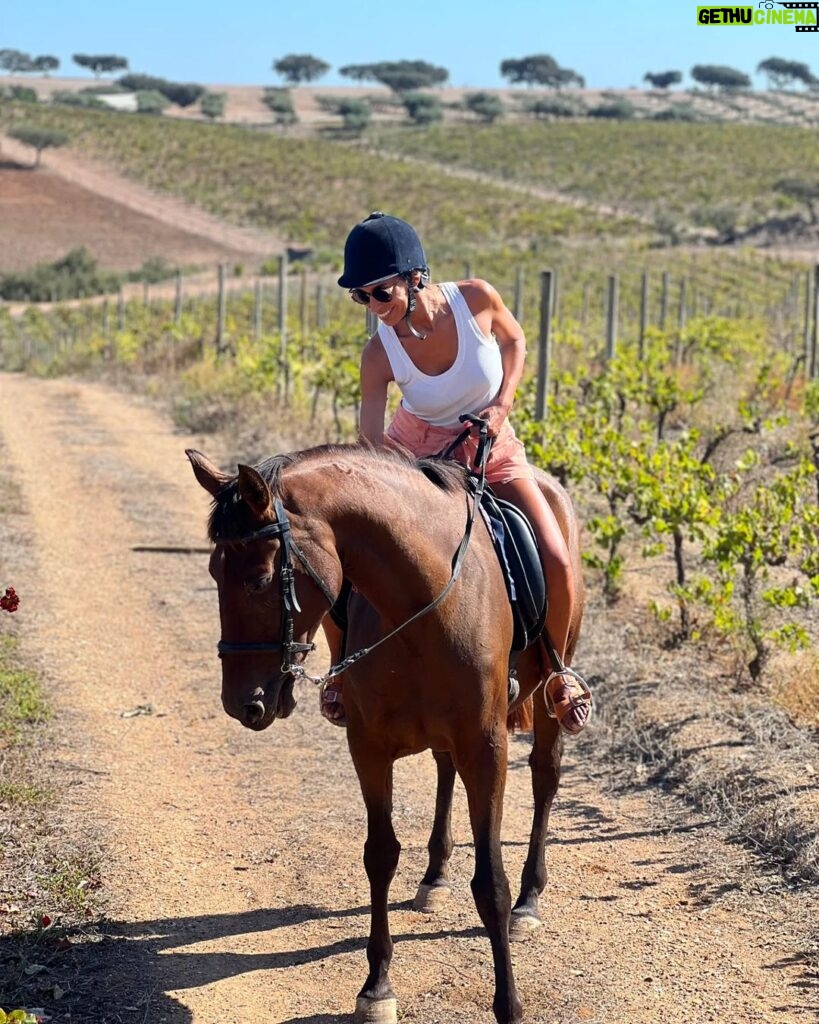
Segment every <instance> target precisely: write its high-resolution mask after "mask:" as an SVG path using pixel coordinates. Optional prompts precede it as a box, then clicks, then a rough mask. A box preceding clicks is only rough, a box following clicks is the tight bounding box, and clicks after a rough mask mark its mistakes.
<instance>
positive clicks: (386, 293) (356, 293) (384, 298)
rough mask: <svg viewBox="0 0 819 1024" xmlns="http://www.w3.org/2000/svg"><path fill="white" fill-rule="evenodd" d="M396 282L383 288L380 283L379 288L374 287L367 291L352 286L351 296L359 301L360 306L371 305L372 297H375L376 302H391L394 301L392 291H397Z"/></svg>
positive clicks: (355, 300) (354, 300)
mask: <svg viewBox="0 0 819 1024" xmlns="http://www.w3.org/2000/svg"><path fill="white" fill-rule="evenodd" d="M397 284H398V282H397V281H396V282H395V284H391V285H390V286H389V288H383V287H382V286H381V285H379V286H378V287H377V288H373V290H372V291H371V292H365V291H364V289H363V288H351V289H350V298H351V299H352V300H353V302H357V303H358V304H359V306H369V304H370V299H375V301H376V302H390V301H392V293H393V292H394V291H395V285H397Z"/></svg>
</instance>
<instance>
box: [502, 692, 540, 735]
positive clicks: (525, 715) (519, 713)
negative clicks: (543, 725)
mask: <svg viewBox="0 0 819 1024" xmlns="http://www.w3.org/2000/svg"><path fill="white" fill-rule="evenodd" d="M534 724H535V705H534V702H533V700H532V698H531V697H527V698H526V700H525V701H524V702H523V703H522V704H521V705H520V707H518V708H515V710H514V711H513V712H512V714H511V715H507V717H506V728H507V729H508V730H509V732H513V733H514V732H531V731H532V729H533V728H534Z"/></svg>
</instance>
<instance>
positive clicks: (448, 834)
mask: <svg viewBox="0 0 819 1024" xmlns="http://www.w3.org/2000/svg"><path fill="white" fill-rule="evenodd" d="M432 756H433V757H434V758H435V764H436V766H437V768H438V789H437V791H436V794H435V820H434V822H433V824H432V832H431V833H430V836H429V842H428V843H427V849H428V850H429V862H428V864H427V870H426V874H425V875H424V877H423V878H422V879H421V884H420V885H419V886H418V892H417V893H416V894H415V900H414V901H413V904H412V906H413V909H414V910H424V911H426V912H427V913H433V912H434V911H436V910H438V909H439V907H440V906H441V904H442V903H444V902H445V901H446V899H447V898H448V897H449V896H450V895H451V893H452V888H451V886H450V884H449V872H448V871H447V864H448V862H449V858H450V857H451V856H452V821H451V819H452V794H453V792H454V789H455V765H454V764H453V763H452V757H451V756H450V755H449V754H447V753H444V752H443V751H433V755H432Z"/></svg>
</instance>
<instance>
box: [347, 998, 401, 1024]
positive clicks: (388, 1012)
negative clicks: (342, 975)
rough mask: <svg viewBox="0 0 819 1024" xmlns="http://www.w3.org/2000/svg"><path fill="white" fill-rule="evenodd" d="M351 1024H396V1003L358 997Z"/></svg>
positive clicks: (395, 1001) (393, 1000)
mask: <svg viewBox="0 0 819 1024" xmlns="http://www.w3.org/2000/svg"><path fill="white" fill-rule="evenodd" d="M353 1024H398V1001H397V1000H396V999H368V998H367V997H366V996H358V998H357V999H356V1001H355V1016H354V1017H353Z"/></svg>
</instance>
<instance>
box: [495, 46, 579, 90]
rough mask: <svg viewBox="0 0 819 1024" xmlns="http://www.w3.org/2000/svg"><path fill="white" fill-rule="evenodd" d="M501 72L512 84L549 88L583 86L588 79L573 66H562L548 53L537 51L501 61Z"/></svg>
mask: <svg viewBox="0 0 819 1024" xmlns="http://www.w3.org/2000/svg"><path fill="white" fill-rule="evenodd" d="M500 73H501V77H502V78H506V79H508V81H509V83H510V85H518V84H522V85H526V86H527V87H529V88H531V87H532V86H533V85H542V86H545V87H546V88H547V89H561V88H563V86H567V85H568V86H572V85H576V86H578V87H579V88H583V86H584V85H585V84H586V80H585V78H584V77H583V76H582V75H579V74H578V73H577V72H576V71H573V70H572V69H571V68H564V67H561V66H560V64H558V62H557V61H556V60H555V59H554V57H552V56H551V55H550V54H548V53H535V54H532V55H530V56H529V57H521V58H519V59H517V58H511V57H510V58H508V59H507V60H503V61H501V65H500Z"/></svg>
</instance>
